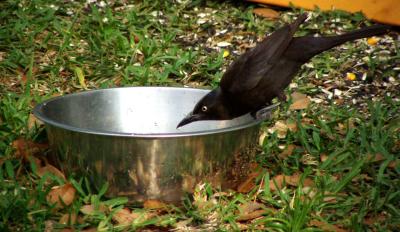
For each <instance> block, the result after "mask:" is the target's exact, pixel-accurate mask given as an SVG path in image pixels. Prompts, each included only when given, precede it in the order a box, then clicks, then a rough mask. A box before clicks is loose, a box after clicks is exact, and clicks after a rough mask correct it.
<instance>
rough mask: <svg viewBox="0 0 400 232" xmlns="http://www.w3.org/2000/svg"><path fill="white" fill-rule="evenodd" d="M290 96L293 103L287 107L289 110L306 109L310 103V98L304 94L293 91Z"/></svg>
mask: <svg viewBox="0 0 400 232" xmlns="http://www.w3.org/2000/svg"><path fill="white" fill-rule="evenodd" d="M291 96H292V100H293V103H292V104H291V105H290V107H289V109H290V110H302V109H306V108H307V107H308V105H309V104H310V103H311V100H310V99H309V98H308V97H307V95H305V94H302V93H298V92H294V93H292V95H291Z"/></svg>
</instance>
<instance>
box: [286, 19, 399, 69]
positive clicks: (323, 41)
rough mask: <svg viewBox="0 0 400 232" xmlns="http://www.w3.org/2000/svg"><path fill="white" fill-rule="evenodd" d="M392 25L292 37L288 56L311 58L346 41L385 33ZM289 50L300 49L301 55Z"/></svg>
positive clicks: (305, 59) (302, 58) (304, 59)
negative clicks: (323, 35) (340, 32)
mask: <svg viewBox="0 0 400 232" xmlns="http://www.w3.org/2000/svg"><path fill="white" fill-rule="evenodd" d="M391 29H392V27H391V26H389V25H383V24H377V25H373V26H369V27H365V28H361V29H358V30H355V31H351V32H347V33H345V34H343V35H337V36H326V37H312V36H303V37H295V38H293V40H292V42H291V44H290V45H289V49H288V51H289V53H288V54H287V55H289V56H290V57H294V58H299V59H301V60H303V61H304V62H305V61H307V60H309V59H311V58H312V57H313V56H315V55H317V54H319V53H321V52H323V51H326V50H328V49H331V48H333V47H335V46H338V45H340V44H343V43H345V42H347V41H351V40H356V39H361V38H366V37H371V36H375V35H380V34H384V33H387V32H388V30H391ZM291 51H302V53H301V56H300V55H299V54H294V53H293V54H292V52H291Z"/></svg>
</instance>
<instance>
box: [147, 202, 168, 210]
mask: <svg viewBox="0 0 400 232" xmlns="http://www.w3.org/2000/svg"><path fill="white" fill-rule="evenodd" d="M143 207H144V208H145V209H165V208H166V207H167V204H165V203H164V202H162V201H159V200H146V201H145V202H144V203H143Z"/></svg>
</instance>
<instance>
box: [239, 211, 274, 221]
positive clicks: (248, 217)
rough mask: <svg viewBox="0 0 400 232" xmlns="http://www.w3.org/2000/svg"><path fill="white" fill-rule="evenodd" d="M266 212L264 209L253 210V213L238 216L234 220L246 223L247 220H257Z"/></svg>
mask: <svg viewBox="0 0 400 232" xmlns="http://www.w3.org/2000/svg"><path fill="white" fill-rule="evenodd" d="M266 212H267V211H266V210H265V209H259V210H255V211H253V212H251V213H248V214H243V215H240V216H239V217H238V218H236V220H237V221H248V220H251V219H255V218H259V217H261V216H262V215H263V214H265V213H266Z"/></svg>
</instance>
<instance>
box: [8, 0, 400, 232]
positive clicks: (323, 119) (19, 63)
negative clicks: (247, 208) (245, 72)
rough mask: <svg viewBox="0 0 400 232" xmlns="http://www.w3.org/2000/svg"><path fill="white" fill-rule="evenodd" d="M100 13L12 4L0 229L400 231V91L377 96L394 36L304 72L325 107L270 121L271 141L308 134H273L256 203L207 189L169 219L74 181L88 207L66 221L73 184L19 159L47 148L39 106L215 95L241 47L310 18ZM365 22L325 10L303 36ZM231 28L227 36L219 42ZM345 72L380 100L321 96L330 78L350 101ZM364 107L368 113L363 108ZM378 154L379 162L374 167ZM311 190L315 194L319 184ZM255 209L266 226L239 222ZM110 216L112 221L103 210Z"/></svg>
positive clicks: (301, 78) (205, 5)
mask: <svg viewBox="0 0 400 232" xmlns="http://www.w3.org/2000/svg"><path fill="white" fill-rule="evenodd" d="M100 5H101V4H100V1H98V2H97V5H96V4H95V3H92V4H85V3H83V2H79V1H54V2H51V3H50V2H49V1H45V0H34V1H3V2H0V8H1V9H2V10H1V11H0V138H1V139H0V230H1V231H18V230H19V231H44V230H45V229H46V228H47V229H49V228H53V229H55V230H57V229H63V228H75V229H76V230H83V229H87V228H97V229H98V230H99V231H101V230H103V231H109V230H115V231H122V230H124V229H127V228H128V229H129V230H132V231H133V230H137V229H140V228H148V229H154V230H156V229H172V228H178V229H179V228H180V229H182V228H184V226H183V225H185V226H186V228H187V229H189V230H190V229H192V230H193V229H195V228H197V229H200V230H219V231H232V230H243V229H247V230H267V231H323V230H329V228H336V229H337V228H342V229H347V230H351V231H396V230H399V229H400V228H399V225H400V210H399V209H400V203H399V202H400V183H399V179H398V176H399V173H400V166H399V165H398V163H397V165H393V162H396V161H398V160H399V155H400V118H399V112H400V102H399V101H398V98H399V88H398V86H400V85H398V86H397V87H396V86H393V85H387V86H386V87H385V86H383V87H376V86H377V85H376V83H378V84H382V83H386V84H387V83H390V82H388V79H390V78H394V79H395V80H396V81H397V83H399V70H398V69H396V63H397V64H398V63H399V60H400V53H399V46H398V42H399V39H398V38H399V37H398V34H395V35H392V36H393V38H392V37H390V36H385V37H382V40H380V42H379V46H375V47H372V46H369V45H368V44H367V43H365V40H360V41H358V42H353V43H347V44H345V45H343V46H341V47H340V48H335V49H332V50H330V51H327V52H325V53H323V54H321V55H319V56H317V57H315V58H314V59H313V60H312V61H311V62H310V63H309V64H308V65H306V66H304V67H303V69H302V70H301V71H300V72H299V74H298V77H297V78H296V79H295V81H294V82H295V83H297V85H298V88H297V91H300V92H303V93H306V94H307V95H309V96H312V97H314V98H322V99H323V100H324V101H323V102H322V103H320V104H317V103H312V104H311V105H310V107H309V108H307V109H304V110H301V111H290V110H289V109H288V108H289V103H286V104H283V106H282V107H281V108H280V110H279V111H278V112H276V113H275V114H274V116H273V118H272V120H270V121H268V122H266V123H265V125H264V127H263V130H265V131H267V129H268V128H271V127H272V126H273V125H274V124H275V122H276V121H278V120H283V121H290V122H294V123H295V124H296V125H297V130H295V131H288V132H287V134H286V136H285V137H284V138H281V137H279V136H278V134H277V133H276V132H274V133H266V137H265V140H264V143H263V145H262V151H260V153H259V154H258V155H257V162H258V163H259V166H260V167H261V169H262V172H261V174H260V176H259V177H258V178H257V183H258V184H257V185H256V186H255V188H254V189H253V190H252V191H250V192H249V193H248V194H242V193H237V192H233V191H230V192H227V193H225V194H222V193H221V192H220V191H219V190H218V189H213V188H212V187H211V186H209V185H207V184H206V185H203V186H198V189H197V190H196V192H195V194H194V196H193V199H192V198H190V199H189V198H188V199H186V200H185V202H184V207H182V208H176V207H173V206H169V207H168V208H167V209H166V210H164V211H163V212H159V211H157V210H147V209H143V208H140V207H135V206H131V205H129V204H127V200H126V199H124V198H115V199H107V198H105V197H104V196H103V195H104V192H105V191H106V187H107V186H104V188H103V189H101V190H99V191H96V190H93V189H91V187H90V184H89V183H88V181H87V180H86V179H79V180H78V179H72V178H71V177H67V179H68V181H69V182H70V183H72V185H73V186H74V188H75V189H76V190H77V198H76V199H75V200H74V202H73V203H72V204H71V205H70V206H68V207H64V208H62V209H56V208H55V207H54V206H53V205H51V204H49V203H48V202H47V200H46V196H47V194H48V193H49V192H50V191H51V187H52V186H55V185H61V184H63V183H64V182H65V181H64V180H62V179H60V178H57V177H55V176H51V175H45V176H43V177H40V176H39V175H38V174H37V170H36V168H37V167H36V166H35V164H34V162H29V160H27V159H22V158H21V157H19V156H17V153H16V151H15V149H13V146H12V143H13V141H15V140H17V139H19V138H25V139H27V140H29V141H36V142H43V141H46V135H45V133H44V130H43V128H42V127H40V126H39V127H37V126H34V125H32V122H30V120H29V119H30V113H31V110H32V107H33V106H34V105H35V104H36V103H37V102H40V101H42V100H45V99H47V98H50V97H52V96H54V95H58V94H67V93H72V92H77V91H82V90H84V89H85V87H87V88H89V89H95V88H106V87H113V86H136V85H158V86H160V85H162V86H164V85H165V86H181V85H184V84H185V85H189V86H194V87H208V88H209V87H213V86H215V85H217V84H218V82H219V80H220V77H221V76H222V73H223V70H224V69H225V68H226V67H227V65H228V64H229V63H230V62H231V61H232V60H234V59H235V58H236V57H237V56H238V53H236V51H239V52H243V51H244V48H239V46H240V45H243V44H244V45H246V44H247V43H250V40H253V41H254V40H256V39H257V38H262V36H263V35H264V34H265V33H267V32H271V31H273V30H274V29H275V28H277V27H279V26H280V25H282V24H283V23H286V22H290V21H291V20H292V19H293V18H294V17H295V16H296V15H297V14H298V13H299V12H300V10H298V9H286V10H285V11H283V12H282V17H281V19H280V20H276V21H270V20H265V19H263V18H259V17H257V16H255V15H253V13H252V8H253V7H256V5H251V4H245V3H241V4H239V3H234V2H227V3H219V2H212V1H209V2H205V1H191V2H187V3H182V4H178V3H171V2H169V1H143V2H140V3H139V2H137V3H136V2H133V3H132V5H130V6H129V7H126V6H124V5H122V4H121V3H120V2H118V1H113V2H110V3H109V4H107V5H106V6H100ZM200 13H203V14H205V15H206V16H205V17H204V19H205V20H206V22H205V23H203V24H199V23H198V19H199V18H201V17H200V16H199V14H200ZM209 19H210V20H209ZM333 19H338V21H337V22H334V25H332V23H329V22H332V20H333ZM362 24H371V22H369V21H367V20H365V18H364V17H363V16H362V15H361V14H347V13H344V12H340V11H333V12H320V11H318V10H315V11H314V12H313V15H312V17H311V19H310V20H309V21H308V22H307V23H306V24H305V25H304V26H302V27H301V29H300V31H299V32H298V35H304V34H307V33H321V34H334V33H336V32H342V31H344V30H351V29H354V28H358V27H359V26H360V25H362ZM225 29H226V30H227V31H226V32H225V33H222V34H219V35H217V34H216V32H221V31H223V30H225ZM234 36H241V37H238V38H235V37H234ZM209 38H211V41H209V40H208V39H209ZM232 38H233V39H232ZM226 40H230V41H231V43H232V46H231V47H228V48H225V49H228V50H229V51H230V55H229V56H228V57H226V58H224V57H223V49H218V48H217V47H216V46H214V43H215V42H222V41H226ZM344 48H346V49H344ZM370 51H371V52H370ZM387 51H388V52H387ZM77 70H81V71H82V75H78V74H79V71H78V72H77ZM346 72H353V73H355V74H357V77H358V78H359V82H357V83H361V84H362V87H361V89H364V90H365V89H367V90H368V89H378V90H377V91H378V92H376V93H375V94H374V95H373V96H374V97H375V98H376V99H375V100H370V99H365V98H369V97H370V96H371V95H368V94H367V93H366V92H362V91H361V92H357V91H356V92H355V93H353V94H350V95H348V96H347V95H346V96H344V97H343V99H344V103H342V104H337V102H335V101H336V100H338V98H337V97H334V98H333V99H327V98H326V97H325V95H324V93H323V91H322V88H327V87H329V86H327V85H326V83H325V82H326V81H327V80H333V82H334V84H335V85H336V86H337V88H338V89H341V90H342V91H346V88H345V87H346V86H349V85H350V86H352V85H357V84H354V83H348V82H346V81H345V73H346ZM363 74H365V75H367V76H366V80H365V81H362V80H361V77H362V75H363ZM82 77H83V78H82ZM83 82H84V84H83ZM290 91H292V90H290ZM387 93H391V97H388V96H386V94H387ZM357 94H361V95H362V94H365V95H366V96H365V98H363V97H362V96H361V97H360V96H358V95H357ZM396 98H397V100H396ZM353 99H357V100H358V101H359V103H360V104H355V105H353V104H352V103H351V101H352V100H353ZM288 145H296V148H295V149H294V151H293V154H291V155H290V156H288V157H287V158H280V156H279V154H280V153H281V152H282V149H284V148H285V147H287V146H288ZM377 154H379V156H380V158H379V159H378V160H373V157H375V156H377ZM371 157H372V158H371ZM321 159H322V160H321ZM325 159H326V160H325ZM295 173H301V175H302V179H303V180H304V183H303V184H301V183H298V184H296V185H287V186H286V187H284V188H282V189H279V190H278V191H275V190H274V189H272V188H271V186H270V185H268V184H262V183H270V181H271V180H274V177H276V176H277V175H279V174H285V175H293V174H295ZM306 180H311V181H312V182H313V183H314V186H308V185H307V184H306ZM303 185H304V186H303ZM332 199H334V200H332ZM254 201H255V202H258V203H260V204H262V209H264V210H265V212H263V213H262V214H260V217H258V218H256V219H254V220H249V221H240V220H238V218H239V217H240V215H241V213H240V210H242V208H243V205H245V204H246V203H248V202H254ZM88 204H91V205H93V206H95V207H94V208H95V209H94V210H93V211H92V212H90V213H83V212H82V211H80V209H81V207H82V206H83V205H88ZM103 206H106V207H107V208H108V209H107V210H103V209H102V207H103ZM124 207H129V208H130V209H131V210H132V212H134V213H137V214H138V215H143V216H142V217H138V218H137V219H136V220H134V221H133V222H132V223H130V224H129V225H127V226H123V225H121V224H118V223H116V222H115V220H113V219H112V218H113V215H114V214H115V213H117V211H118V210H120V209H122V208H124ZM68 213H70V214H77V215H79V217H80V220H78V222H76V223H75V224H73V225H69V224H68V223H67V224H66V225H65V224H61V223H59V222H60V221H59V220H60V218H61V217H62V216H63V215H65V214H68ZM149 215H153V216H152V217H147V216H149ZM154 215H155V216H154ZM372 222H373V223H372ZM318 223H319V224H318ZM329 224H330V225H334V226H336V227H329ZM327 228H328V229H327Z"/></svg>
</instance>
